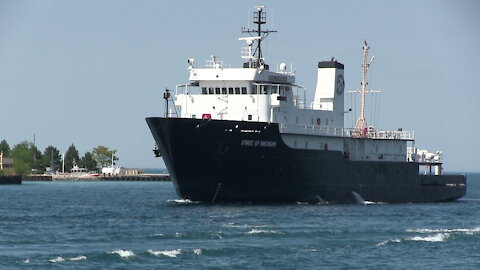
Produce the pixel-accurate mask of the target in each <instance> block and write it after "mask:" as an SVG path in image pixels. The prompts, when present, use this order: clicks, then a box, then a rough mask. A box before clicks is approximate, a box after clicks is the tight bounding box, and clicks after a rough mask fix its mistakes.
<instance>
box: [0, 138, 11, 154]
mask: <svg viewBox="0 0 480 270" xmlns="http://www.w3.org/2000/svg"><path fill="white" fill-rule="evenodd" d="M0 152H3V157H8V156H9V155H10V145H8V143H7V141H5V140H2V141H1V142H0Z"/></svg>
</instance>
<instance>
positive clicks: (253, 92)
mask: <svg viewBox="0 0 480 270" xmlns="http://www.w3.org/2000/svg"><path fill="white" fill-rule="evenodd" d="M257 88H260V86H259V85H257V86H256V87H255V86H254V87H252V94H254V95H256V94H257V92H258V91H257Z"/></svg>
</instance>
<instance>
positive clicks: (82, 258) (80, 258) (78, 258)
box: [68, 255, 87, 261]
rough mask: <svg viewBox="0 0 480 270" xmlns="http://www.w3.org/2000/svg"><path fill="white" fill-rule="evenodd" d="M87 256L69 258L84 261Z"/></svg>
mask: <svg viewBox="0 0 480 270" xmlns="http://www.w3.org/2000/svg"><path fill="white" fill-rule="evenodd" d="M86 259H87V257H86V256H83V255H82V256H77V257H73V258H70V259H68V260H69V261H83V260H86Z"/></svg>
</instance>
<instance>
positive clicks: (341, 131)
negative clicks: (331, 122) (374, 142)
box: [279, 123, 415, 141]
mask: <svg viewBox="0 0 480 270" xmlns="http://www.w3.org/2000/svg"><path fill="white" fill-rule="evenodd" d="M279 126H280V132H281V133H296V134H306V135H322V136H332V137H349V138H369V139H382V140H406V141H413V140H414V139H415V133H414V132H413V131H403V130H375V129H372V128H366V129H364V130H360V129H355V128H340V127H328V126H316V125H285V124H281V123H279Z"/></svg>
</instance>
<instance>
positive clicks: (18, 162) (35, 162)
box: [11, 141, 43, 175]
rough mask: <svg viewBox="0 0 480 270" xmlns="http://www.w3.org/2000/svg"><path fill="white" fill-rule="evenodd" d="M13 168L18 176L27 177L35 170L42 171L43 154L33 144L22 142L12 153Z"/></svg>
mask: <svg viewBox="0 0 480 270" xmlns="http://www.w3.org/2000/svg"><path fill="white" fill-rule="evenodd" d="M11 157H12V158H13V168H14V169H15V172H16V173H17V174H21V175H27V174H29V173H31V172H32V169H33V170H37V171H42V170H43V168H42V165H41V159H42V153H40V151H38V149H37V147H35V145H33V143H31V142H27V141H24V142H21V143H19V144H17V145H15V146H14V147H13V149H12V151H11Z"/></svg>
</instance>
